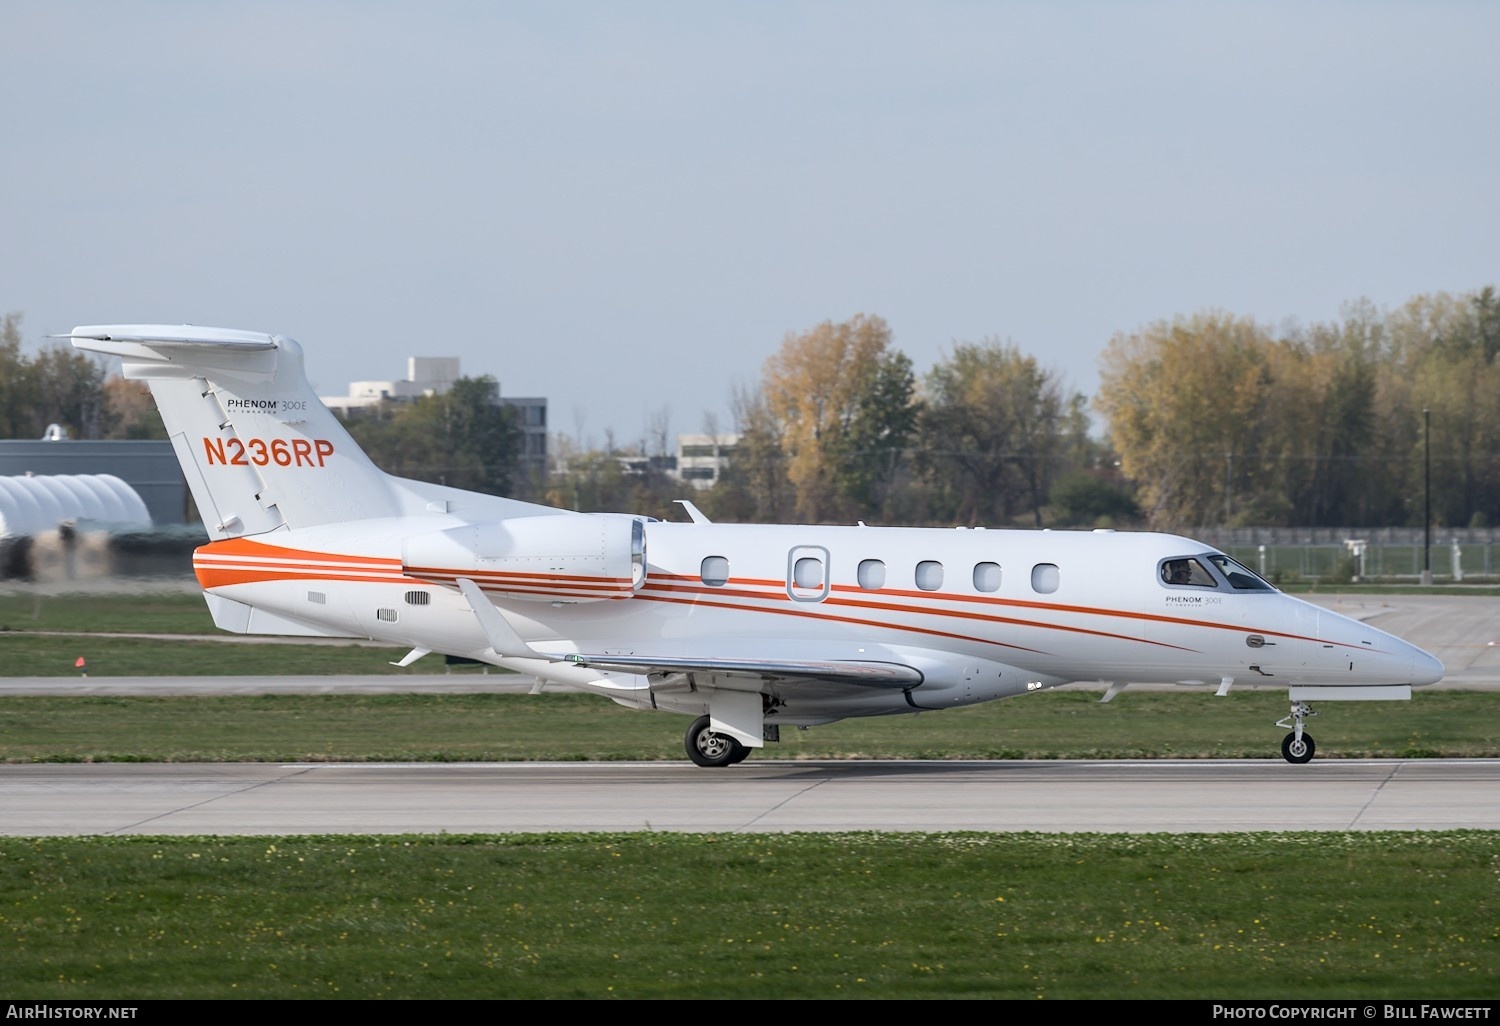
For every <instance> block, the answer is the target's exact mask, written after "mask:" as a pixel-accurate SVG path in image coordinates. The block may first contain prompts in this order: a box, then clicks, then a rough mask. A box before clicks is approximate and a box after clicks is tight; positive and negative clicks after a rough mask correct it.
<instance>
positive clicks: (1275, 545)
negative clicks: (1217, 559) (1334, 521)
mask: <svg viewBox="0 0 1500 1026" xmlns="http://www.w3.org/2000/svg"><path fill="white" fill-rule="evenodd" d="M1184 533H1186V534H1189V535H1190V536H1191V537H1193V538H1196V539H1198V540H1199V541H1203V542H1206V543H1208V544H1209V545H1212V546H1214V547H1215V548H1218V549H1222V550H1223V551H1224V552H1227V553H1229V554H1230V555H1231V556H1233V557H1234V558H1235V559H1237V560H1239V561H1240V562H1241V563H1244V564H1245V565H1246V566H1248V567H1251V568H1252V569H1254V570H1256V571H1257V572H1259V573H1260V574H1261V576H1263V577H1265V578H1266V579H1267V580H1268V581H1270V582H1272V583H1273V584H1299V583H1324V582H1326V583H1354V582H1359V581H1373V582H1384V583H1388V584H1403V583H1409V584H1416V583H1418V582H1420V581H1421V579H1422V573H1423V570H1424V569H1427V568H1429V567H1430V569H1431V572H1432V580H1433V581H1434V582H1436V583H1443V584H1462V583H1468V584H1493V583H1496V582H1497V581H1500V531H1496V530H1494V529H1492V528H1472V527H1471V528H1442V529H1437V528H1435V529H1434V530H1433V532H1432V537H1431V543H1430V544H1429V543H1428V541H1427V539H1426V537H1425V536H1424V533H1423V531H1422V529H1421V528H1371V529H1360V528H1291V527H1282V528H1269V527H1257V528H1250V527H1245V528H1229V529H1225V528H1201V529H1199V530H1196V531H1192V532H1184Z"/></svg>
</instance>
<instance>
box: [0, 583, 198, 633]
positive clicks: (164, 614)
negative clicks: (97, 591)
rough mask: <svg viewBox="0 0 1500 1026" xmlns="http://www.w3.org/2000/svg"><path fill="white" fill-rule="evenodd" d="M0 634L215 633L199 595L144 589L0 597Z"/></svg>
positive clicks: (16, 592) (20, 593)
mask: <svg viewBox="0 0 1500 1026" xmlns="http://www.w3.org/2000/svg"><path fill="white" fill-rule="evenodd" d="M0 631H73V632H76V631H108V632H119V633H134V634H215V633H218V628H217V627H215V626H214V621H213V617H212V616H210V615H209V612H208V606H207V605H206V604H205V603H204V601H203V596H202V595H200V594H198V593H196V592H193V593H186V592H184V593H180V594H179V593H176V592H162V591H148V590H143V591H141V592H139V593H129V594H114V595H86V594H85V595H38V594H36V593H34V592H32V593H27V592H26V591H22V590H20V589H14V590H11V591H8V592H6V593H3V594H0Z"/></svg>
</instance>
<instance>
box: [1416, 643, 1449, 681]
mask: <svg viewBox="0 0 1500 1026" xmlns="http://www.w3.org/2000/svg"><path fill="white" fill-rule="evenodd" d="M1411 662H1412V668H1411V672H1412V679H1411V682H1412V683H1413V684H1436V683H1437V682H1438V681H1440V680H1442V679H1443V674H1444V673H1446V672H1447V668H1446V667H1444V666H1443V661H1442V660H1441V659H1439V658H1437V657H1436V656H1434V655H1432V654H1431V653H1429V652H1424V651H1423V650H1422V649H1420V648H1417V647H1416V646H1415V645H1413V646H1412V661H1411Z"/></svg>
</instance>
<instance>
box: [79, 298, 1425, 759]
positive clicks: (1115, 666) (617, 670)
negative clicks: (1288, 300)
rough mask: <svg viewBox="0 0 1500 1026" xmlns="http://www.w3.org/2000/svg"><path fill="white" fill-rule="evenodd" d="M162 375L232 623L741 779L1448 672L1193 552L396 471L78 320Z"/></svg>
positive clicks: (262, 396)
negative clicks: (603, 721)
mask: <svg viewBox="0 0 1500 1026" xmlns="http://www.w3.org/2000/svg"><path fill="white" fill-rule="evenodd" d="M66 337H70V338H72V339H73V342H74V345H76V346H78V347H79V348H82V349H87V350H91V351H94V352H99V353H107V354H110V355H113V356H118V357H120V358H121V360H122V361H123V373H124V375H125V377H127V378H129V379H132V380H139V381H145V382H147V383H148V384H149V385H150V387H151V391H152V393H153V394H154V396H155V397H156V403H157V406H158V407H159V408H160V410H161V415H162V420H163V421H164V422H165V424H166V428H167V432H168V434H169V435H170V436H171V439H172V444H173V446H174V447H175V449H176V452H177V457H178V459H179V460H181V462H182V468H183V472H184V473H185V474H186V476H187V481H188V485H189V487H190V488H191V489H192V493H193V498H194V500H195V501H196V502H197V504H198V509H199V511H200V512H201V513H202V516H203V519H204V523H205V526H206V527H207V529H208V534H209V537H210V539H211V540H210V542H209V543H208V544H207V545H204V546H203V547H202V548H200V549H198V550H197V551H196V553H195V554H194V556H193V567H194V570H195V572H196V573H197V576H198V580H199V582H200V583H201V584H202V586H203V590H204V596H205V598H206V599H207V601H208V605H209V608H210V609H211V610H212V612H213V617H214V622H215V623H216V624H218V626H219V627H220V628H222V629H224V630H228V631H235V632H238V633H242V634H280V635H295V636H312V637H331V638H372V639H375V640H378V641H384V642H390V643H392V644H398V645H401V646H403V647H409V648H410V649H411V651H410V653H409V654H408V655H407V656H406V658H405V659H403V660H402V661H401V665H410V664H411V663H413V662H415V661H416V660H417V659H419V658H421V657H422V656H424V655H427V654H429V653H432V652H438V653H444V654H447V655H451V656H458V657H463V658H468V659H474V660H478V661H480V662H484V663H490V664H493V665H496V666H502V667H507V668H509V669H513V670H516V671H519V672H522V673H529V674H534V675H535V676H536V677H538V678H539V679H541V680H546V681H556V682H561V683H565V684H568V685H571V686H573V687H575V688H579V689H583V690H585V691H590V692H594V693H596V694H600V695H604V696H606V697H608V698H612V699H614V700H615V701H616V702H618V703H620V704H621V705H624V706H629V707H632V708H640V709H663V710H667V711H670V712H678V713H686V714H687V715H689V716H693V717H695V719H694V720H693V723H692V725H691V726H690V727H689V728H688V730H687V735H686V738H685V747H686V749H687V754H688V756H689V757H690V758H691V759H692V760H693V761H694V762H695V763H697V764H698V765H700V766H729V765H732V764H734V763H737V762H739V761H740V760H742V759H744V758H745V756H746V755H748V754H749V752H750V750H751V749H753V748H760V747H762V746H763V745H764V744H765V743H766V742H767V741H778V740H780V729H781V728H782V727H783V726H787V727H791V726H796V727H804V728H805V727H809V726H812V725H815V724H822V723H831V722H834V721H835V720H841V719H844V718H846V717H851V716H884V715H891V714H896V713H917V712H926V711H930V710H937V709H950V708H955V707H958V706H965V705H973V704H975V703H978V702H988V701H991V700H993V699H997V698H1011V697H1015V696H1020V695H1026V694H1030V693H1032V692H1036V691H1041V690H1045V689H1047V688H1050V687H1054V686H1056V685H1059V684H1065V683H1068V682H1071V681H1093V682H1101V683H1106V684H1108V685H1109V686H1108V687H1107V689H1106V691H1105V696H1104V700H1105V701H1108V700H1110V699H1111V698H1113V697H1114V696H1115V695H1117V694H1118V693H1119V691H1120V690H1121V689H1122V688H1123V687H1124V686H1125V685H1127V684H1129V683H1132V682H1155V683H1181V684H1199V685H1208V686H1214V687H1217V689H1218V693H1219V694H1221V695H1222V694H1225V693H1227V692H1228V690H1229V689H1230V687H1232V686H1233V685H1235V684H1237V683H1253V684H1258V685H1267V684H1276V685H1286V686H1287V688H1288V697H1289V699H1290V702H1291V713H1290V715H1289V716H1288V717H1287V718H1286V719H1283V720H1281V721H1280V722H1279V723H1278V726H1281V727H1289V728H1290V729H1291V732H1290V733H1289V734H1287V735H1286V738H1285V740H1284V741H1283V742H1282V746H1281V748H1282V754H1283V755H1284V756H1285V758H1286V759H1287V760H1288V761H1289V762H1294V763H1303V762H1307V761H1308V760H1310V759H1311V758H1312V757H1313V750H1314V745H1313V739H1312V737H1311V736H1310V735H1309V734H1308V733H1307V731H1306V730H1304V729H1303V726H1304V720H1305V719H1306V717H1307V716H1308V715H1310V714H1311V709H1310V707H1309V703H1310V702H1312V701H1314V700H1325V701H1327V700H1333V701H1342V700H1368V699H1407V698H1410V697H1411V688H1412V686H1413V685H1422V684H1431V683H1434V682H1436V681H1438V680H1439V679H1441V678H1442V676H1443V665H1442V664H1441V663H1440V662H1439V661H1438V660H1436V659H1434V658H1433V657H1432V656H1431V655H1429V654H1427V653H1426V652H1424V651H1422V650H1421V649H1419V648H1416V647H1415V646H1413V645H1409V644H1407V643H1406V642H1404V641H1402V640H1400V639H1399V638H1396V637H1393V636H1391V635H1389V634H1386V633H1384V632H1382V631H1379V630H1376V629H1375V628H1373V627H1370V626H1367V625H1365V624H1362V623H1360V622H1358V621H1355V620H1351V619H1348V618H1346V617H1343V616H1339V615H1337V614H1335V613H1332V612H1329V611H1328V610H1326V609H1321V608H1319V607H1317V606H1314V605H1311V604H1310V603H1307V602H1303V601H1301V600H1299V599H1296V598H1293V597H1291V596H1289V595H1285V594H1283V593H1282V592H1280V591H1278V590H1276V589H1275V588H1274V587H1272V586H1271V585H1270V584H1268V583H1267V582H1266V581H1264V580H1263V579H1261V578H1260V577H1259V576H1257V575H1256V574H1254V573H1252V572H1251V571H1250V570H1248V569H1246V568H1245V567H1244V566H1241V565H1240V564H1239V563H1237V562H1235V561H1234V560H1233V559H1231V558H1230V557H1228V556H1227V555H1225V554H1223V553H1221V552H1217V551H1215V550H1213V549H1210V548H1208V547H1207V546H1205V545H1203V544H1201V543H1199V542H1194V541H1191V540H1190V539H1187V538H1181V537H1176V536H1173V535H1166V534H1147V533H1133V532H1120V533H1116V532H1113V531H1012V530H1005V531H987V530H965V529H962V528H960V529H957V530H947V529H938V528H882V527H866V526H863V525H859V526H853V527H839V526H835V527H829V526H803V525H749V524H715V523H711V522H709V520H708V519H707V518H706V517H704V516H703V515H702V514H701V513H700V512H699V511H698V510H697V509H696V508H695V507H693V505H692V504H691V503H688V502H684V503H683V506H684V508H685V509H686V512H687V515H688V517H689V520H690V522H688V523H668V522H664V521H658V520H655V519H652V518H649V517H638V516H628V515H621V514H608V513H577V512H571V511H567V510H560V509H553V508H551V507H549V506H539V505H534V504H531V503H526V502H520V501H517V500H514V499H506V498H500V497H497V496H492V495H480V494H477V493H474V492H466V491H461V490H458V489H455V488H446V487H443V486H440V485H432V484H424V483H422V482H418V481H410V480H406V479H403V478H397V477H392V476H390V475H388V474H385V473H383V472H382V471H381V470H379V469H378V468H377V467H376V466H375V465H374V464H373V463H371V462H370V460H369V458H368V457H367V456H366V455H365V454H364V452H362V451H361V450H360V449H359V447H358V446H356V445H355V443H354V442H353V440H352V439H351V438H350V437H349V435H348V433H347V432H345V430H344V429H343V427H342V426H341V425H340V424H339V422H338V420H337V419H336V418H335V417H334V416H333V414H332V413H330V412H329V411H328V409H327V408H326V407H325V406H324V405H323V404H322V402H320V401H319V400H318V398H317V396H316V395H314V394H313V391H312V389H311V387H310V386H309V385H308V382H307V378H306V375H305V373H304V370H303V361H302V349H301V347H300V346H299V345H298V344H297V343H296V342H295V341H293V340H291V339H289V338H286V337H283V336H280V335H265V334H260V333H258V332H252V331H237V330H229V329H222V328H201V327H194V326H186V325H184V326H164V325H117V326H92V327H79V328H74V329H73V331H72V332H71V334H70V335H69V336H66Z"/></svg>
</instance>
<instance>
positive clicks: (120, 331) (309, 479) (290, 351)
mask: <svg viewBox="0 0 1500 1026" xmlns="http://www.w3.org/2000/svg"><path fill="white" fill-rule="evenodd" d="M66 337H68V338H71V339H72V340H73V344H74V345H75V346H77V347H78V348H80V349H86V350H90V351H92V352H97V353H105V354H108V355H111V356H118V357H119V358H120V359H121V361H122V362H123V368H122V373H123V374H124V376H125V377H126V378H127V379H130V380H134V381H144V382H146V383H147V384H148V385H149V386H150V388H151V393H152V395H153V396H154V397H155V399H156V405H157V408H158V409H159V410H160V411H161V417H162V422H163V423H164V424H165V425H166V429H167V434H168V436H169V437H170V438H171V440H172V446H173V448H174V449H175V450H176V452H177V459H178V461H179V462H180V463H181V464H182V470H183V474H184V475H185V476H186V478H187V483H188V488H189V489H190V490H191V491H192V493H193V500H194V501H195V502H196V503H197V505H198V511H199V514H200V515H201V516H202V518H203V524H204V527H205V528H207V530H208V534H209V537H210V538H212V539H214V540H215V541H218V540H221V539H225V538H237V537H245V536H249V535H259V534H265V533H267V532H271V531H278V530H287V529H300V528H305V527H317V526H319V525H323V524H335V523H342V522H347V521H354V520H369V519H375V518H380V517H396V516H403V515H410V514H412V513H414V512H419V511H422V510H424V509H425V510H431V509H433V508H434V506H440V507H443V508H444V509H445V510H446V509H450V508H453V507H454V506H457V505H464V506H469V507H470V508H471V509H472V508H473V507H474V506H475V505H485V506H493V507H494V512H495V513H497V514H499V515H501V516H504V515H506V514H507V513H511V514H514V513H515V512H518V511H517V510H510V509H506V507H510V506H526V505H528V504H525V503H517V502H514V501H513V500H507V499H499V498H495V497H492V496H482V495H475V494H473V493H469V492H463V491H460V490H458V489H452V488H444V487H442V486H439V485H429V484H423V483H419V482H415V481H407V480H405V479H402V478H396V477H392V476H390V475H388V474H386V473H384V472H383V471H381V470H380V469H379V468H378V467H376V466H375V464H374V463H372V462H371V461H370V458H369V457H368V456H366V455H365V453H364V451H363V450H362V449H360V447H359V446H358V445H357V444H355V442H354V439H352V438H351V437H350V436H349V433H348V432H347V431H345V430H344V427H343V425H342V424H340V423H339V421H338V418H336V417H335V416H334V415H333V413H332V412H330V411H329V409H328V408H327V407H326V406H324V405H323V403H322V401H321V400H320V399H319V398H318V397H317V395H315V394H314V393H313V390H312V386H311V385H309V384H308V381H307V374H306V372H305V371H304V369H303V362H302V347H301V346H300V345H298V344H297V343H296V342H295V341H293V340H292V339H290V338H286V337H285V336H282V335H267V334H262V333H260V332H255V331H239V330H234V329H229V328H204V327H198V326H196V325H160V324H127V325H92V326H85V327H78V328H74V329H73V330H72V332H70V333H69V334H68V336H66ZM549 512H550V511H549Z"/></svg>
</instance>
